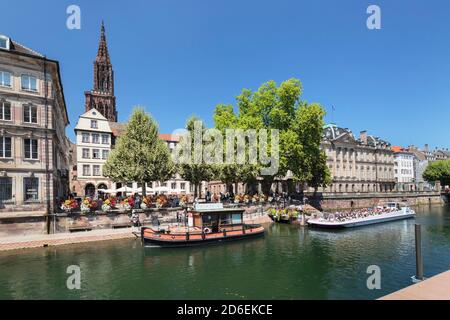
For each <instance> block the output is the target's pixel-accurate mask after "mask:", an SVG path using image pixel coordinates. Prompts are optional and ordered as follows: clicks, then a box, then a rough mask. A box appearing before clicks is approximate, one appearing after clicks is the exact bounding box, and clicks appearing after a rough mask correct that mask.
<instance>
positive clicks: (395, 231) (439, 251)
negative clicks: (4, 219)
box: [0, 206, 450, 299]
mask: <svg viewBox="0 0 450 320" xmlns="http://www.w3.org/2000/svg"><path fill="white" fill-rule="evenodd" d="M416 211H417V217H416V219H415V220H414V219H410V220H407V221H398V222H392V223H386V224H380V225H375V226H368V227H362V228H358V229H351V230H343V231H320V230H313V229H308V228H301V227H298V226H290V225H280V224H272V225H268V228H267V232H266V235H265V237H264V238H260V239H253V240H245V241H241V242H235V243H228V244H222V245H212V246H207V247H197V248H181V249H160V248H142V247H141V244H140V242H139V241H137V240H118V241H109V242H107V241H105V242H97V243H88V244H80V245H70V246H61V247H50V248H39V249H29V250H20V251H12V252H2V253H0V299H108V298H110V299H375V298H378V297H380V296H383V295H385V294H388V293H391V292H393V291H396V290H398V289H401V288H403V287H405V286H408V285H410V284H411V279H410V278H411V276H412V275H414V273H415V254H414V223H420V224H422V225H423V253H424V269H425V275H426V276H433V275H436V274H438V273H440V272H443V271H447V270H448V269H450V207H449V206H431V207H428V206H425V207H419V208H417V209H416ZM70 265H78V266H80V270H81V289H80V290H76V289H75V290H69V289H67V287H66V280H67V277H68V276H69V274H67V273H66V270H67V267H68V266H70ZM371 265H377V266H379V267H380V270H381V289H380V290H369V289H368V288H367V285H366V281H367V278H368V277H369V274H367V268H368V267H369V266H371Z"/></svg>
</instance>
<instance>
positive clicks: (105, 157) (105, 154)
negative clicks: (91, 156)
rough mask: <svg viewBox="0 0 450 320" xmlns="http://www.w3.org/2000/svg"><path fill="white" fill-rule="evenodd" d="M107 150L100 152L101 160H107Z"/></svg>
mask: <svg viewBox="0 0 450 320" xmlns="http://www.w3.org/2000/svg"><path fill="white" fill-rule="evenodd" d="M108 156H109V150H102V159H108Z"/></svg>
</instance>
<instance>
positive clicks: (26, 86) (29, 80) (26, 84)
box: [21, 74, 37, 91]
mask: <svg viewBox="0 0 450 320" xmlns="http://www.w3.org/2000/svg"><path fill="white" fill-rule="evenodd" d="M36 83H37V80H36V77H33V76H30V75H27V74H24V75H22V81H21V84H22V90H27V91H37V85H36Z"/></svg>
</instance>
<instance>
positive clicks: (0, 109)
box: [0, 100, 11, 120]
mask: <svg viewBox="0 0 450 320" xmlns="http://www.w3.org/2000/svg"><path fill="white" fill-rule="evenodd" d="M0 120H11V103H9V102H6V101H4V100H3V101H0Z"/></svg>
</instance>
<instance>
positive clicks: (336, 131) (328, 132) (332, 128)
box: [323, 123, 355, 140]
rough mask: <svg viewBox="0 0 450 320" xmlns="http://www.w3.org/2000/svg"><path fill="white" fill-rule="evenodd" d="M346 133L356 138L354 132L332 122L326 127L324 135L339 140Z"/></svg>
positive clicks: (328, 138)
mask: <svg viewBox="0 0 450 320" xmlns="http://www.w3.org/2000/svg"><path fill="white" fill-rule="evenodd" d="M344 135H349V136H350V137H351V138H353V139H354V140H355V136H354V135H353V133H352V132H351V131H350V130H349V129H347V128H345V129H344V128H340V127H338V126H337V125H335V124H333V123H330V124H328V125H326V126H325V127H324V131H323V137H324V138H325V139H327V140H337V139H339V138H341V137H343V136H344Z"/></svg>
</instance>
